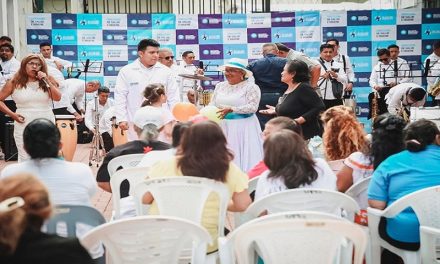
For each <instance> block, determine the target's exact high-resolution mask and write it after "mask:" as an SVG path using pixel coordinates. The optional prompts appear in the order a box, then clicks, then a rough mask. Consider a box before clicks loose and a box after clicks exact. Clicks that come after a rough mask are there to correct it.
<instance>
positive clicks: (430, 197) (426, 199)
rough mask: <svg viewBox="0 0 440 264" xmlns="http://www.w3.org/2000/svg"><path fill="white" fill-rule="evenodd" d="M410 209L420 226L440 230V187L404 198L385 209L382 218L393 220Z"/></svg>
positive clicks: (429, 188)
mask: <svg viewBox="0 0 440 264" xmlns="http://www.w3.org/2000/svg"><path fill="white" fill-rule="evenodd" d="M408 207H411V208H412V209H413V210H414V212H415V213H416V215H417V218H418V220H419V223H420V225H424V226H429V227H435V228H440V221H439V219H440V185H437V186H433V187H428V188H425V189H422V190H419V191H416V192H413V193H410V194H408V195H405V196H403V197H402V198H400V199H398V200H397V201H395V202H394V203H393V204H391V205H390V206H389V207H387V208H385V210H384V211H383V214H382V216H384V217H387V218H392V217H394V216H396V215H397V214H399V213H400V212H402V211H403V210H405V209H406V208H408Z"/></svg>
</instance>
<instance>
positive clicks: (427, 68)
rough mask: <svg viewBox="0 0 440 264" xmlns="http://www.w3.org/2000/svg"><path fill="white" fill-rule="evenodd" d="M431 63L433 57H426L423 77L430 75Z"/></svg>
mask: <svg viewBox="0 0 440 264" xmlns="http://www.w3.org/2000/svg"><path fill="white" fill-rule="evenodd" d="M430 64H431V59H426V62H425V72H424V73H423V77H427V76H428V72H429V65H430Z"/></svg>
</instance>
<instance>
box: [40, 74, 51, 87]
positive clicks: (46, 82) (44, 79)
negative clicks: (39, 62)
mask: <svg viewBox="0 0 440 264" xmlns="http://www.w3.org/2000/svg"><path fill="white" fill-rule="evenodd" d="M41 80H42V81H43V82H44V84H45V85H46V87H47V88H48V89H49V88H50V85H49V82H48V81H47V79H46V77H43V78H41Z"/></svg>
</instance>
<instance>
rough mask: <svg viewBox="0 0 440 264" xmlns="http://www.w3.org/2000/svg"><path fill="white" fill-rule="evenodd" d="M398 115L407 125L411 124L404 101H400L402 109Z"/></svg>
mask: <svg viewBox="0 0 440 264" xmlns="http://www.w3.org/2000/svg"><path fill="white" fill-rule="evenodd" d="M397 115H398V116H401V117H402V118H403V120H405V122H406V123H408V122H409V115H408V112H407V111H406V108H405V105H404V104H403V102H402V101H400V109H398V111H397Z"/></svg>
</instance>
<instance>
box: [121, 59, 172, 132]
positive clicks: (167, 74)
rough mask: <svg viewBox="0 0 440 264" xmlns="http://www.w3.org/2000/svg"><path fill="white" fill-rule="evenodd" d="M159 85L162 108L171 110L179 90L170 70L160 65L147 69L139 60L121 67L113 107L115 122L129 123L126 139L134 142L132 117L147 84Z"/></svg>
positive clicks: (142, 98) (139, 104)
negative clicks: (163, 93) (164, 97)
mask: <svg viewBox="0 0 440 264" xmlns="http://www.w3.org/2000/svg"><path fill="white" fill-rule="evenodd" d="M152 83H161V84H163V85H164V86H165V90H166V95H167V102H166V103H165V104H164V105H163V107H164V108H167V109H169V110H172V109H173V107H174V105H175V104H176V103H178V102H179V101H180V100H179V90H178V87H177V83H176V80H175V78H174V77H173V75H172V72H171V70H170V69H169V68H168V67H166V66H164V65H163V64H161V63H156V64H155V65H154V66H152V67H150V68H147V67H145V66H144V65H143V64H142V63H141V62H140V61H139V59H137V60H135V61H134V62H132V63H130V64H128V65H126V66H124V67H122V69H121V70H120V71H119V74H118V77H117V78H116V86H115V107H116V110H115V111H116V121H117V123H119V122H122V121H128V122H129V127H130V129H129V133H128V139H129V140H135V139H137V135H136V133H135V132H134V130H133V124H132V121H133V117H134V114H135V113H136V110H138V109H139V108H141V104H142V101H143V100H144V97H143V92H144V90H145V87H147V85H148V84H152Z"/></svg>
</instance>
